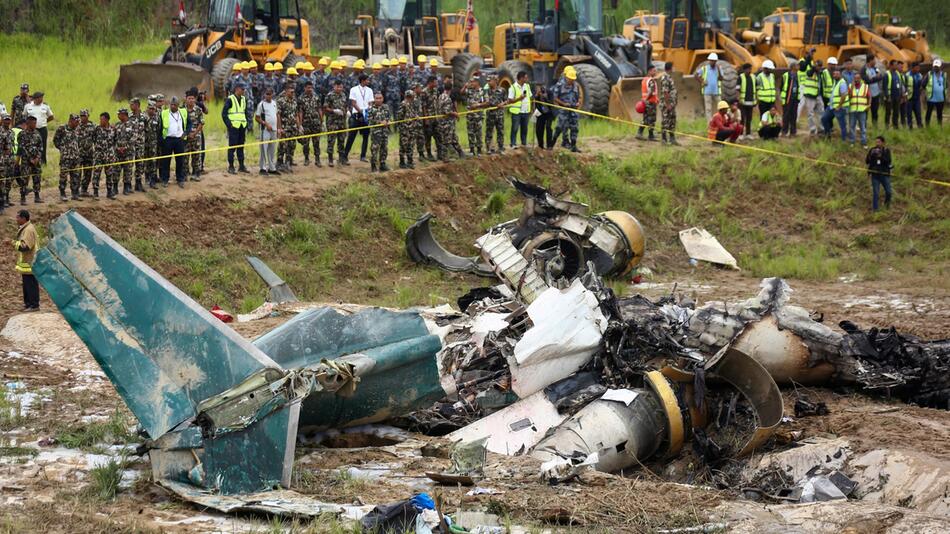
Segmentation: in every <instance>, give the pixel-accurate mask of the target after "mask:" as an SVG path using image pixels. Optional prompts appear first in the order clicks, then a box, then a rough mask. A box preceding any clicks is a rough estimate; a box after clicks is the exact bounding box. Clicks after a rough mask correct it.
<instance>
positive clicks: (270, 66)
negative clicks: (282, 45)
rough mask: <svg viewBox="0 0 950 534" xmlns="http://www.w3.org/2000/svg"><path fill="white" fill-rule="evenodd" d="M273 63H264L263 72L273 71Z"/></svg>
mask: <svg viewBox="0 0 950 534" xmlns="http://www.w3.org/2000/svg"><path fill="white" fill-rule="evenodd" d="M273 70H274V65H273V64H272V63H264V72H273Z"/></svg>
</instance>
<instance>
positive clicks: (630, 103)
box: [607, 78, 643, 122]
mask: <svg viewBox="0 0 950 534" xmlns="http://www.w3.org/2000/svg"><path fill="white" fill-rule="evenodd" d="M641 80H643V78H620V79H619V80H617V83H615V84H614V86H613V87H611V88H610V103H609V105H608V107H607V113H608V115H610V116H611V117H614V118H616V119H624V120H628V121H633V122H640V120H641V118H642V117H641V116H640V114H639V113H637V111H636V109H635V107H636V105H637V102H639V101H640V82H641Z"/></svg>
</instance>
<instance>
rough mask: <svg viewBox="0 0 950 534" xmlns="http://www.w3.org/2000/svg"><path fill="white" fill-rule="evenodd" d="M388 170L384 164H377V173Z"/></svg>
mask: <svg viewBox="0 0 950 534" xmlns="http://www.w3.org/2000/svg"><path fill="white" fill-rule="evenodd" d="M388 170H389V167H388V166H387V165H386V164H385V163H380V164H379V172H386V171H388Z"/></svg>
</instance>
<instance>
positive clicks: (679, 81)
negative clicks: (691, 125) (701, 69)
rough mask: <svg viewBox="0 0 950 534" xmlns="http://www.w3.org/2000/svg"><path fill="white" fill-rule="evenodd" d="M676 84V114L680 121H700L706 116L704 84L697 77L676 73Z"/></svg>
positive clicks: (674, 76)
mask: <svg viewBox="0 0 950 534" xmlns="http://www.w3.org/2000/svg"><path fill="white" fill-rule="evenodd" d="M673 81H674V82H675V83H676V114H677V116H678V118H680V119H698V118H704V117H705V116H706V111H705V108H704V106H703V92H702V90H703V88H702V82H701V81H700V79H699V78H697V77H696V76H692V75H689V76H684V75H683V74H682V73H679V72H674V73H673Z"/></svg>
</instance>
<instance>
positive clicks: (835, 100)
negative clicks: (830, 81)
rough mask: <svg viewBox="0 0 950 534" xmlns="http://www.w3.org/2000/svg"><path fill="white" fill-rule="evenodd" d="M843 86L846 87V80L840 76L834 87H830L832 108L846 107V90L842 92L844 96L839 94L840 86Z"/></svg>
mask: <svg viewBox="0 0 950 534" xmlns="http://www.w3.org/2000/svg"><path fill="white" fill-rule="evenodd" d="M842 85H843V86H844V88H845V89H847V88H848V80H845V79H844V78H841V79H840V80H838V83H836V84H835V87H834V89H832V93H833V94H832V95H831V107H833V108H834V109H848V91H845V92H844V96H841V86H842Z"/></svg>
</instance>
